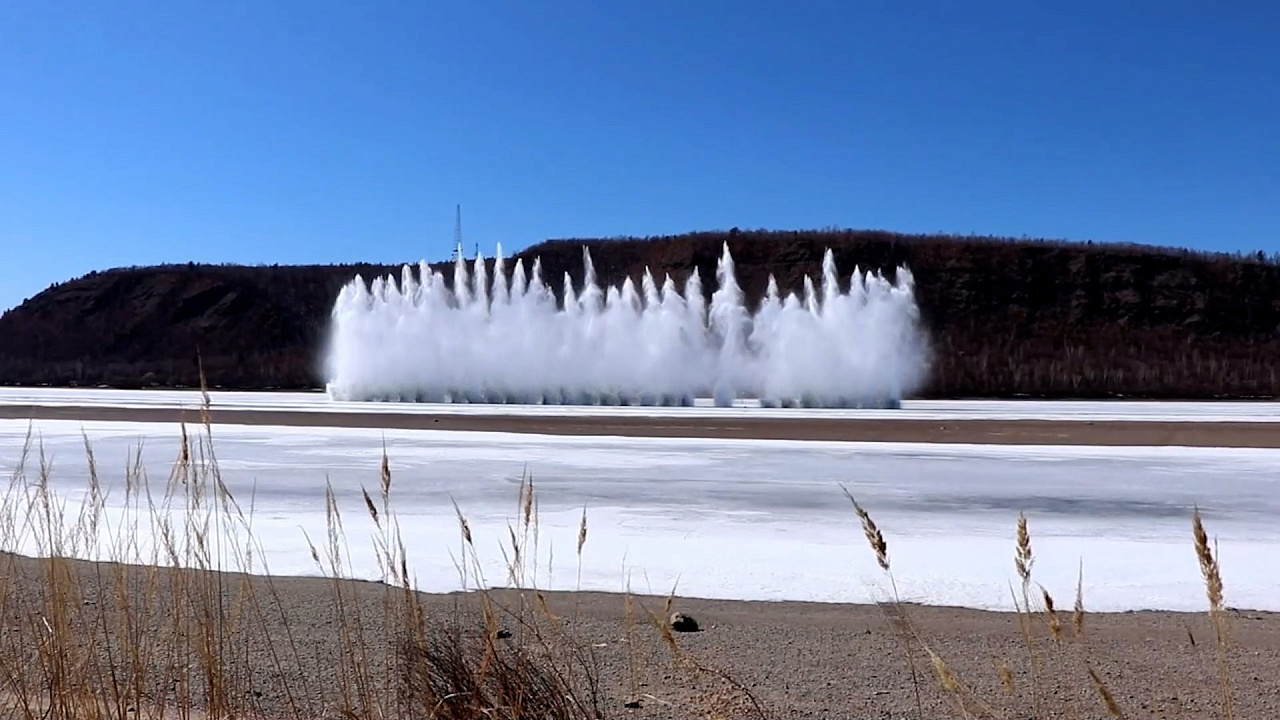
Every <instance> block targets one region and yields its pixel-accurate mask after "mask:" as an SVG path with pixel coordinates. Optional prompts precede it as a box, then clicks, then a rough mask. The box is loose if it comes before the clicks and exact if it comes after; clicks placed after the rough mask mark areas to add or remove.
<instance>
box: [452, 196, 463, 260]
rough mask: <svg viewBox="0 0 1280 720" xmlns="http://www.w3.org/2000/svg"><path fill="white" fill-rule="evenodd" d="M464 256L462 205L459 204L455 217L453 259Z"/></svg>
mask: <svg viewBox="0 0 1280 720" xmlns="http://www.w3.org/2000/svg"><path fill="white" fill-rule="evenodd" d="M461 256H462V205H458V207H457V209H456V211H455V215H454V218H453V261H454V262H457V261H458V260H459V259H461Z"/></svg>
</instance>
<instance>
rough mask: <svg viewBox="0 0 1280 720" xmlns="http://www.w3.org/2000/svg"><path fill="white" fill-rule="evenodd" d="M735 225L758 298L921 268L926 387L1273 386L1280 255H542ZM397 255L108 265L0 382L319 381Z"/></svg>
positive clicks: (1129, 249)
mask: <svg viewBox="0 0 1280 720" xmlns="http://www.w3.org/2000/svg"><path fill="white" fill-rule="evenodd" d="M725 241H728V242H729V244H730V248H731V250H732V251H733V254H734V257H735V259H736V260H737V262H738V275H739V278H740V281H741V282H742V284H743V287H744V289H745V290H746V292H747V296H748V299H749V300H750V301H751V302H755V300H756V299H757V298H758V297H759V295H760V293H761V292H762V291H763V289H764V286H765V283H766V282H767V277H768V274H769V273H770V272H772V273H774V274H776V275H777V277H778V281H779V284H780V285H781V286H782V287H783V288H784V289H786V288H792V289H795V288H799V287H800V285H801V283H802V278H803V276H804V275H805V274H811V275H814V276H817V275H818V273H819V264H820V262H821V258H822V253H823V251H824V249H825V248H826V247H828V246H830V247H831V248H833V249H834V250H835V253H836V260H837V264H838V266H839V270H840V273H841V274H842V275H845V276H847V275H848V274H849V273H850V272H852V270H853V267H854V265H855V264H857V265H860V266H861V267H863V268H868V267H870V268H878V269H883V270H886V271H889V272H891V271H892V269H893V268H894V267H896V266H897V265H899V264H905V265H907V266H908V267H910V268H911V270H912V272H913V273H914V274H915V277H916V282H917V298H918V300H919V302H920V307H921V313H922V315H923V317H924V319H925V322H926V325H927V327H928V329H929V335H930V341H931V345H932V348H933V368H932V377H931V381H930V383H929V386H928V388H927V389H926V391H925V394H926V395H929V396H938V397H945V396H1016V395H1032V396H1044V397H1106V396H1116V395H1124V396H1131V397H1139V396H1141V397H1185V398H1208V397H1270V396H1275V395H1277V394H1278V393H1277V389H1278V388H1280V385H1278V384H1277V378H1276V373H1275V371H1274V369H1273V367H1274V365H1275V363H1276V361H1277V359H1280V341H1277V328H1278V326H1280V266H1277V265H1276V264H1274V263H1271V262H1267V261H1265V260H1264V259H1262V258H1258V257H1255V256H1246V257H1233V256H1225V255H1207V254H1200V253H1193V252H1189V251H1179V250H1168V249H1158V248H1147V247H1139V246H1116V245H1085V244H1067V243H1056V242H1031V241H1012V240H999V239H992V238H959V237H947V236H907V235H898V234H892V233H886V232H867V231H821V232H737V231H736V230H735V231H730V232H728V233H723V232H712V233H696V234H692V235H684V236H678V237H665V238H655V239H646V240H633V239H617V240H558V241H551V242H546V243H542V244H540V245H537V246H534V247H532V248H530V249H528V250H526V251H525V252H523V253H521V254H520V255H521V256H525V257H532V256H540V257H541V258H542V262H543V266H544V268H545V269H546V275H547V277H548V280H549V281H550V282H551V284H552V285H553V286H555V287H556V288H557V290H558V289H559V285H560V278H561V277H562V275H563V273H564V272H565V271H566V270H567V271H569V272H570V274H571V275H572V277H573V278H574V280H575V282H581V278H582V261H581V248H582V246H583V245H586V246H588V247H590V248H591V250H592V254H593V257H594V259H595V262H596V268H597V271H598V273H599V274H600V276H601V278H602V279H603V280H605V281H608V282H618V281H620V280H621V278H622V277H623V276H624V275H630V276H632V277H633V278H636V279H639V276H640V273H641V272H643V269H644V267H645V266H646V265H647V266H649V267H650V268H652V270H653V272H654V273H655V275H657V276H659V277H661V275H662V274H663V273H671V274H673V275H674V276H675V277H676V278H677V280H678V283H679V284H681V285H683V281H684V278H685V277H687V275H688V273H689V271H690V269H691V268H692V267H695V266H696V267H697V268H699V269H700V270H701V272H702V274H703V277H704V280H705V281H706V284H705V287H706V290H707V292H708V293H709V292H711V291H712V290H713V289H714V287H715V282H714V270H715V264H716V260H717V259H718V257H719V254H720V248H721V245H722V244H723V243H724V242H725ZM388 271H394V272H398V270H397V269H396V268H391V267H387V266H299V267H242V266H203V265H190V266H164V267H155V268H137V269H126V270H112V271H108V272H104V273H95V274H91V275H89V276H86V277H84V278H80V279H78V280H74V281H71V282H68V283H64V284H62V285H58V286H55V287H52V288H50V289H48V290H46V291H45V292H43V293H41V294H40V295H38V296H36V297H35V298H32V299H31V300H29V301H28V302H26V303H24V304H23V305H22V306H20V307H18V308H16V309H14V310H12V311H10V312H8V313H6V314H5V315H4V316H3V317H0V383H10V384H12V383H22V384H31V383H40V382H47V383H52V384H70V383H77V384H96V383H108V384H113V385H140V384H141V385H145V384H151V383H157V384H161V385H172V384H185V385H191V384H194V383H195V382H196V374H195V361H194V357H195V354H196V351H197V349H198V350H199V351H200V353H201V355H202V356H203V358H204V362H205V367H206V370H207V371H208V374H209V379H210V382H211V383H212V384H215V385H220V386H224V387H244V388H258V387H295V388H296V387H315V386H318V385H319V384H321V378H320V372H319V365H320V363H319V358H320V355H321V353H322V346H323V337H324V328H325V326H326V324H327V320H328V312H329V309H330V306H331V303H332V299H333V298H334V297H335V295H336V293H337V290H338V288H339V287H340V286H341V285H342V284H343V283H344V282H346V281H347V280H348V279H350V277H352V275H354V274H355V273H357V272H360V273H362V274H363V275H364V276H365V277H366V278H368V277H371V276H372V275H374V274H378V273H385V272H388Z"/></svg>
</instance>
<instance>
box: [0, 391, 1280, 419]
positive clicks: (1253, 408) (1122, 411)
mask: <svg viewBox="0 0 1280 720" xmlns="http://www.w3.org/2000/svg"><path fill="white" fill-rule="evenodd" d="M210 397H211V399H212V404H213V406H214V407H218V408H225V409H240V410H278V411H306V412H365V413H438V414H440V413H450V414H470V415H476V414H480V415H597V414H601V413H608V414H611V415H617V416H650V417H685V418H688V417H735V416H738V417H741V416H750V417H779V418H802V417H856V418H867V419H876V418H896V419H903V420H907V419H927V420H969V419H986V420H1092V421H1104V420H1112V421H1121V420H1130V421H1144V420H1145V421H1170V422H1245V421H1248V422H1280V403H1276V402H1261V401H1259V402H1217V401H1214V402H1155V401H1127V400H1103V401H1091V400H906V401H904V402H903V406H902V408H901V409H898V410H805V409H773V408H761V407H759V406H758V403H755V402H753V401H738V403H737V404H736V406H735V407H732V408H716V407H712V403H711V400H710V399H702V400H700V401H699V402H698V406H697V407H692V408H662V407H600V406H586V407H584V406H539V405H465V404H425V403H422V404H420V403H381V402H336V401H333V400H330V399H329V397H328V396H327V395H325V394H324V393H321V392H309V393H308V392H240V391H213V392H211V393H210ZM199 404H200V393H199V392H197V391H194V390H112V389H98V388H94V389H79V388H0V405H41V406H61V407H67V406H93V407H186V408H194V407H198V406H199Z"/></svg>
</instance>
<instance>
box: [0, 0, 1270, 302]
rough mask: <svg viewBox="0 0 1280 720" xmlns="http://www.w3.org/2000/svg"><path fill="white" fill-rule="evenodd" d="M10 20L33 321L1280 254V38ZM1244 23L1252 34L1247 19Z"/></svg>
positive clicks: (1, 293)
mask: <svg viewBox="0 0 1280 720" xmlns="http://www.w3.org/2000/svg"><path fill="white" fill-rule="evenodd" d="M1032 5H1040V3H1019V2H1007V3H998V4H997V3H968V2H966V3H958V2H930V3H895V2H886V3H857V2H850V1H849V0H842V1H835V2H826V1H814V2H776V1H757V0H733V1H728V0H725V1H723V2H700V1H699V0H680V1H679V2H668V1H666V0H644V1H642V2H465V1H463V0H457V1H455V2H449V3H433V2H404V3H396V2H384V3H374V2H369V3H348V2H342V3H339V2H323V1H320V2H315V1H312V2H298V3H267V2H258V1H257V0H254V1H252V2H236V1H232V2H218V3H209V2H200V3H197V2H178V1H173V0H168V1H165V2H130V1H128V0H115V1H112V2H96V3H95V2H89V1H86V2H77V3H59V2H37V1H35V0H14V1H12V2H5V3H0V308H4V307H8V306H11V305H15V304H17V303H18V302H20V301H21V300H22V299H23V298H25V297H27V296H29V295H32V294H34V293H36V292H38V291H39V290H41V289H43V288H44V287H45V286H47V285H48V284H49V283H51V282H53V281H57V280H63V279H67V278H69V277H72V276H75V275H79V274H82V273H85V272H87V271H89V270H93V269H105V268H108V267H113V266H119V265H130V264H149V263H157V262H185V261H188V260H195V261H212V262H224V261H225V262H243V263H273V262H280V263H295V262H339V261H353V260H369V261H404V260H418V259H422V258H426V259H429V260H437V259H443V258H445V257H447V255H448V253H449V245H450V243H451V239H452V235H453V213H454V205H455V204H456V203H461V204H462V206H463V216H464V217H463V224H464V235H465V238H466V242H467V245H468V248H469V250H468V251H469V252H470V248H471V247H473V244H474V243H477V242H478V243H480V245H481V249H482V250H485V251H486V252H488V251H490V250H491V249H492V247H493V244H494V243H495V242H503V243H504V244H505V245H506V246H507V247H508V248H511V249H518V248H521V247H524V246H527V245H529V244H531V243H533V242H536V241H538V240H541V239H544V238H547V237H566V236H612V235H629V234H640V235H648V234H663V233H675V232H682V231H687V230H695V229H715V228H728V227H732V226H735V225H736V226H740V227H753V228H754V227H768V228H814V227H821V226H827V225H840V226H846V227H856V228H866V227H874V228H885V229H891V230H900V231H908V232H915V231H947V232H956V233H969V232H976V233H991V234H1001V235H1024V234H1025V235H1030V236H1037V237H1039V236H1048V237H1065V238H1070V239H1078V240H1084V239H1094V240H1118V241H1134V242H1148V243H1157V244H1171V245H1188V246H1194V247H1200V248H1206V249H1224V250H1237V249H1240V250H1255V249H1264V250H1267V251H1268V252H1272V251H1276V250H1280V10H1277V9H1275V8H1274V6H1270V5H1266V4H1258V5H1257V6H1255V7H1252V8H1250V7H1247V6H1245V5H1241V4H1238V3H1230V4H1229V5H1232V6H1233V7H1230V8H1228V7H1225V6H1224V7H1214V6H1213V5H1212V4H1211V3H1203V2H1200V3H1181V2H1151V3H1112V2H1078V3H1061V4H1060V5H1061V8H1060V9H1056V10H1051V9H1043V8H1033V7H1031V6H1032ZM1224 5H1227V4H1224Z"/></svg>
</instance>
